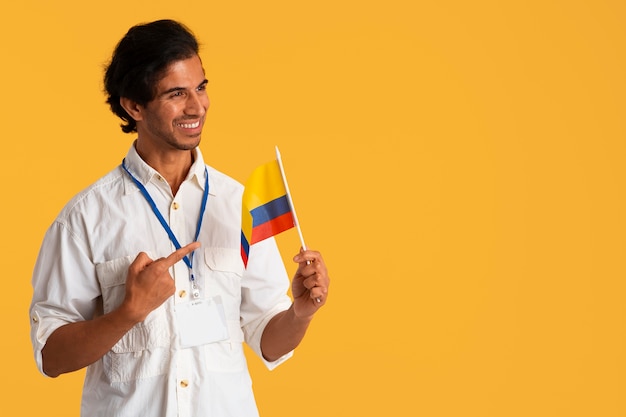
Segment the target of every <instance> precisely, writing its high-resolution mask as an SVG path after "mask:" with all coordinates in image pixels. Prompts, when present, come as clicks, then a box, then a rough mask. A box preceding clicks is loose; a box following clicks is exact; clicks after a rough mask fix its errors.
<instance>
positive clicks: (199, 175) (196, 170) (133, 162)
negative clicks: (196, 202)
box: [124, 142, 215, 195]
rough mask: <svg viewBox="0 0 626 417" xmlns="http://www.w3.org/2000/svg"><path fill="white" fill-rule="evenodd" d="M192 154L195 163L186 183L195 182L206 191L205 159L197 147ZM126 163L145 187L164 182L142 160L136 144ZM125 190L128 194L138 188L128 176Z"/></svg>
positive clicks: (211, 188) (212, 184)
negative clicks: (152, 182) (159, 181)
mask: <svg viewBox="0 0 626 417" xmlns="http://www.w3.org/2000/svg"><path fill="white" fill-rule="evenodd" d="M192 152H193V153H194V162H193V164H192V165H191V168H189V173H188V174H187V178H186V179H185V181H193V182H194V183H195V184H196V185H197V186H198V187H200V189H202V190H204V173H205V168H207V169H208V167H206V165H205V163H204V158H203V157H202V152H201V151H200V148H198V147H196V148H195V149H193V150H192ZM124 161H125V164H126V168H127V169H128V170H129V171H130V172H131V173H132V174H133V176H134V177H135V178H137V180H139V182H141V183H142V184H143V185H146V184H148V183H149V182H150V181H151V180H153V179H157V180H162V177H161V174H159V173H158V172H157V171H156V170H155V169H154V168H152V167H151V166H150V165H148V164H147V163H146V162H145V161H144V160H143V159H141V157H140V156H139V154H138V153H137V150H136V149H135V143H134V142H133V144H132V145H131V146H130V149H129V150H128V153H127V154H126V158H125V160H124ZM125 174H126V173H125ZM207 175H208V171H207ZM124 189H125V193H126V194H129V193H131V192H134V191H137V187H136V186H135V185H134V184H133V182H132V180H131V179H130V178H129V177H128V175H124ZM209 194H211V195H215V187H214V182H213V181H211V176H209Z"/></svg>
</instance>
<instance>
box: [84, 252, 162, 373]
mask: <svg viewBox="0 0 626 417" xmlns="http://www.w3.org/2000/svg"><path fill="white" fill-rule="evenodd" d="M134 259H135V257H133V256H125V257H123V258H118V259H113V260H111V261H107V262H104V263H101V264H98V265H96V273H97V275H98V280H99V282H100V287H101V290H102V304H103V310H104V313H105V314H106V313H109V312H111V311H113V310H115V309H116V308H118V307H119V306H120V304H121V303H122V302H123V301H124V297H125V294H126V278H127V276H128V267H129V266H130V264H131V263H132V262H133V260H134ZM168 308H170V307H169V305H168V302H165V303H164V304H163V305H161V306H160V307H159V308H157V309H156V310H154V311H152V312H151V313H150V314H149V315H148V316H147V317H146V319H145V320H144V321H143V322H141V323H137V324H136V325H135V326H133V327H132V328H131V329H130V330H129V331H128V332H126V334H125V335H124V336H122V338H121V339H120V340H118V342H117V343H116V344H115V345H114V346H113V347H112V348H111V350H110V351H109V352H108V353H107V354H106V355H105V356H104V358H103V364H104V369H105V373H106V375H107V377H108V378H109V379H110V381H111V382H126V381H133V380H136V379H141V378H149V377H152V376H156V375H162V374H164V373H165V372H167V369H168V364H169V359H170V358H169V357H170V355H171V353H170V349H169V345H170V339H171V337H170V335H171V330H170V325H169V323H168V320H167V313H166V311H167V309H168Z"/></svg>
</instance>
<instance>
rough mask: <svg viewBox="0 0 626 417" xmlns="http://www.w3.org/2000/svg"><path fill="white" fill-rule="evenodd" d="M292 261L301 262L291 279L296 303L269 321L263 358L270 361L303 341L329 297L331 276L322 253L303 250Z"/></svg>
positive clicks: (263, 338)
mask: <svg viewBox="0 0 626 417" xmlns="http://www.w3.org/2000/svg"><path fill="white" fill-rule="evenodd" d="M293 260H294V262H297V263H298V264H299V265H298V270H297V271H296V274H295V276H294V278H293V282H292V289H291V292H292V295H293V304H292V305H291V307H290V308H289V309H288V310H285V311H283V312H281V313H278V314H277V315H275V316H274V317H273V318H272V320H270V322H269V323H268V324H267V326H266V327H265V330H264V331H263V336H262V337H261V350H262V351H263V357H264V358H265V359H266V360H268V361H270V362H272V361H275V360H277V359H278V358H280V357H281V356H283V355H284V354H286V353H288V352H290V351H292V350H293V349H295V348H296V347H297V346H298V345H299V344H300V342H301V341H302V339H303V338H304V335H305V333H306V331H307V329H308V327H309V324H310V323H311V320H313V316H314V315H315V313H316V312H317V311H318V310H319V309H320V308H321V307H322V306H323V305H324V304H325V303H326V300H327V298H328V286H329V284H330V279H329V277H328V272H327V270H326V265H325V264H324V260H323V259H322V255H321V254H320V253H319V252H315V251H310V250H307V251H300V253H299V254H297V255H296V256H295V257H294V259H293Z"/></svg>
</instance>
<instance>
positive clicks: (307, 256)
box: [293, 250, 322, 265]
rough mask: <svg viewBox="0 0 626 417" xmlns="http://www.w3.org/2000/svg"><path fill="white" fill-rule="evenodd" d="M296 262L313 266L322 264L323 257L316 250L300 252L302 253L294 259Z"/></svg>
mask: <svg viewBox="0 0 626 417" xmlns="http://www.w3.org/2000/svg"><path fill="white" fill-rule="evenodd" d="M293 260H294V262H297V263H306V264H307V265H308V264H311V263H314V262H316V261H319V262H322V255H321V254H320V253H319V252H317V251H314V250H305V251H303V250H300V252H299V253H298V254H297V255H296V256H294V257H293Z"/></svg>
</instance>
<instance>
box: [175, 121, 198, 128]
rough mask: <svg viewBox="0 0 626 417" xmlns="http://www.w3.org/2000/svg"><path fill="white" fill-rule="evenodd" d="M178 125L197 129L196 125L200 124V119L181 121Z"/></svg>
mask: <svg viewBox="0 0 626 417" xmlns="http://www.w3.org/2000/svg"><path fill="white" fill-rule="evenodd" d="M178 126H180V127H184V128H185V129H195V128H196V127H198V126H200V121H199V120H198V121H197V122H195V123H179V124H178Z"/></svg>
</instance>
